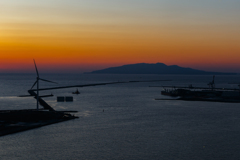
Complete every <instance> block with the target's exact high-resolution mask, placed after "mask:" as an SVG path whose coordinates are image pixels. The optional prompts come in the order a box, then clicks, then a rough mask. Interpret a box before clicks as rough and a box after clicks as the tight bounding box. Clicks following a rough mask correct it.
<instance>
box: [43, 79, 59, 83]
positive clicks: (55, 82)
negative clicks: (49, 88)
mask: <svg viewBox="0 0 240 160" xmlns="http://www.w3.org/2000/svg"><path fill="white" fill-rule="evenodd" d="M39 80H42V81H45V82H50V83H55V84H58V83H57V82H53V81H49V80H46V79H42V78H39Z"/></svg>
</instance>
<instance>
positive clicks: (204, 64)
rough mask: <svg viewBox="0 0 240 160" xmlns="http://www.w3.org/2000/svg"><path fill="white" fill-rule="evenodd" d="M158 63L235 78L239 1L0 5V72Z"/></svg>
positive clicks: (69, 0)
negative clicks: (229, 75)
mask: <svg viewBox="0 0 240 160" xmlns="http://www.w3.org/2000/svg"><path fill="white" fill-rule="evenodd" d="M33 59H35V61H36V63H37V66H38V68H39V70H41V71H42V72H67V73H69V72H73V73H82V72H89V71H92V70H96V69H103V68H107V67H113V66H120V65H125V64H134V63H158V62H159V63H165V64H167V65H179V66H182V67H191V68H195V69H201V70H206V71H224V72H238V73H240V1H239V0H227V1H226V0H201V1H199V0H181V1H180V0H87V1H86V0H41V1H33V0H1V1H0V72H14V73H15V72H17V73H18V72H19V73H20V72H34V64H33Z"/></svg>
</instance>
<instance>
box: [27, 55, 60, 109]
mask: <svg viewBox="0 0 240 160" xmlns="http://www.w3.org/2000/svg"><path fill="white" fill-rule="evenodd" d="M33 61H34V65H35V69H36V72H37V80H36V81H35V83H34V84H33V86H32V88H31V89H33V87H34V86H35V85H36V84H37V110H38V109H39V80H41V81H45V82H50V83H56V82H52V81H49V80H46V79H42V78H40V77H39V73H38V69H37V65H36V62H35V60H33ZM56 84H57V83H56Z"/></svg>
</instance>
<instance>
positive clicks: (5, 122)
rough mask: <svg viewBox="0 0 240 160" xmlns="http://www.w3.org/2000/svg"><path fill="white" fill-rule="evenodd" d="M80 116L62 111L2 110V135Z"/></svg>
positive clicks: (0, 119) (0, 132)
mask: <svg viewBox="0 0 240 160" xmlns="http://www.w3.org/2000/svg"><path fill="white" fill-rule="evenodd" d="M75 118H78V117H76V116H74V115H71V114H69V113H65V112H60V111H53V112H51V111H37V110H11V111H10V110H5V111H0V136H4V135H8V134H12V133H17V132H21V131H26V130H29V129H34V128H38V127H42V126H46V125H50V124H54V123H59V122H63V121H68V120H71V119H75Z"/></svg>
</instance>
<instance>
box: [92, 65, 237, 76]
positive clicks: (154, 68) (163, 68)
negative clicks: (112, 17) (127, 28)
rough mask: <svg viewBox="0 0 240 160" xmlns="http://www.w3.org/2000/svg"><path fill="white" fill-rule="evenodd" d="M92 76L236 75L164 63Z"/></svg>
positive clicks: (105, 70) (122, 67) (130, 66)
mask: <svg viewBox="0 0 240 160" xmlns="http://www.w3.org/2000/svg"><path fill="white" fill-rule="evenodd" d="M88 73H90V74H187V75H234V74H236V73H223V72H207V71H202V70H197V69H192V68H184V67H179V66H177V65H171V66H167V65H166V64H164V63H156V64H149V63H137V64H129V65H123V66H119V67H110V68H106V69H102V70H96V71H92V72H88Z"/></svg>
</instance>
